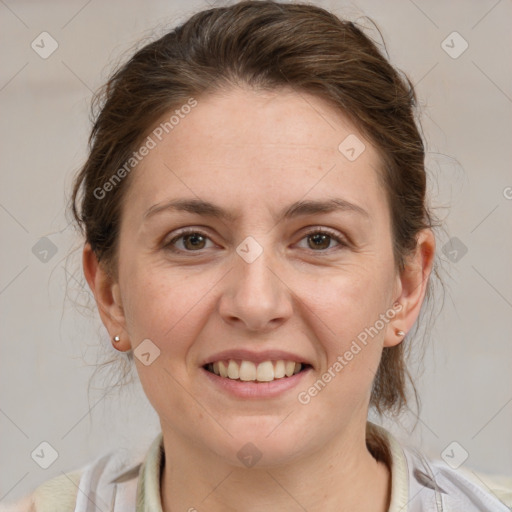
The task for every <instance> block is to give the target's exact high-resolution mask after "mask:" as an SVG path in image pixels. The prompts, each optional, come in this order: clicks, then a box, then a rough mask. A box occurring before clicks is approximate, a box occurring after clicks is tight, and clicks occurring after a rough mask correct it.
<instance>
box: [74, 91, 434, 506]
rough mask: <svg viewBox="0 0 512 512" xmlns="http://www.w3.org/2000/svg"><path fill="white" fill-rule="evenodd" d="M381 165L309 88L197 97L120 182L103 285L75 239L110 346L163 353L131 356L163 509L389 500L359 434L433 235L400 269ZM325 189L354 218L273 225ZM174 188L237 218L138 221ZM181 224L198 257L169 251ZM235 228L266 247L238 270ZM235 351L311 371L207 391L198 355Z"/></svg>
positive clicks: (421, 281) (99, 270)
mask: <svg viewBox="0 0 512 512" xmlns="http://www.w3.org/2000/svg"><path fill="white" fill-rule="evenodd" d="M350 134H355V135H356V136H357V137H358V138H359V139H360V140H361V141H363V142H364V144H365V146H366V149H365V151H364V152H363V153H362V154H361V155H360V156H359V157H358V158H357V159H356V160H355V161H353V162H351V161H349V160H348V159H347V158H346V157H345V156H344V155H343V154H341V153H340V151H339V150H338V145H339V144H340V142H341V141H343V140H344V139H345V138H346V137H347V136H348V135H350ZM379 163H380V162H379V157H378V154H377V152H376V150H375V148H374V147H373V146H372V145H371V144H370V142H369V141H368V140H366V139H365V138H364V137H363V136H362V135H361V134H360V133H359V132H358V131H357V130H356V129H355V127H354V126H352V125H351V123H350V122H349V121H348V120H347V119H346V118H345V117H344V116H342V115H340V113H339V112H336V111H335V110H334V109H333V108H332V106H330V105H329V104H327V103H325V102H324V101H323V100H322V99H320V98H317V97H315V96H312V95H308V94H303V93H301V94H300V95H299V94H298V93H296V92H294V91H290V90H286V89H281V90H278V91H274V92H255V91H254V90H250V89H247V88H233V89H231V90H228V91H223V92H222V93H216V94H210V95H208V96H204V97H201V98H198V105H197V107H195V108H194V109H193V110H192V111H191V113H190V114H188V115H187V116H186V118H185V119H183V120H181V122H180V124H179V125H178V126H176V127H175V128H174V130H173V131H171V132H170V133H169V134H168V135H167V136H166V137H165V139H164V140H163V141H162V142H160V143H159V144H158V145H157V147H156V148H154V149H153V150H152V151H151V152H150V153H149V154H148V155H147V156H146V157H145V158H144V159H143V160H142V162H141V163H140V164H139V166H138V167H137V169H136V170H135V171H133V174H132V175H131V176H130V178H129V179H130V180H131V182H130V186H129V189H128V193H127V196H126V200H125V202H124V206H123V215H122V223H121V230H120V240H119V253H118V254H119V258H118V272H117V278H115V279H114V278H112V277H109V275H108V274H107V273H106V272H105V270H104V269H103V266H102V265H99V264H98V262H97V260H96V257H95V255H94V253H93V252H92V251H91V249H90V247H89V246H88V245H86V246H85V248H84V255H83V264H84V272H85V275H86V278H87V281H88V283H89V285H90V287H91V289H92V291H93V293H94V295H95V298H96V301H97V305H98V309H99V312H100V315H101V318H102V321H103V323H104V324H105V326H106V328H107V329H108V331H109V333H110V335H111V336H114V335H118V336H120V338H121V342H120V343H118V344H117V345H116V348H118V349H119V350H129V349H130V348H131V349H136V348H137V346H138V345H139V344H140V343H141V342H142V341H143V340H145V339H150V340H151V341H152V342H153V343H154V344H155V345H156V346H157V347H158V348H159V350H160V356H159V357H158V358H157V359H155V360H154V362H153V363H152V364H150V365H148V366H145V365H144V364H142V363H141V362H140V361H139V360H138V359H137V358H134V360H135V364H136V365H137V371H138V374H139V377H140V380H141V383H142V385H143V388H144V390H145V393H146V395H147V397H148V399H149V400H150V402H151V404H152V405H153V407H154V408H155V410H156V411H157V413H158V415H159V417H160V423H161V427H162V432H163V439H164V448H165V453H166V464H165V468H164V471H163V476H162V481H161V489H162V505H163V507H162V508H163V511H164V512H168V511H171V510H172V511H176V510H188V509H189V508H190V507H196V508H197V509H198V510H208V511H211V512H214V511H224V512H225V511H235V510H241V509H243V510H244V511H247V512H253V511H260V510H285V511H295V510H303V509H304V508H305V509H307V510H308V511H319V510H322V511H323V512H325V511H335V510H336V511H339V510H351V511H368V510H373V511H385V510H387V508H388V504H389V497H390V470H389V468H387V466H386V465H385V464H383V463H378V462H377V461H376V460H375V459H374V458H373V457H372V456H371V454H370V453H369V451H368V449H367V447H366V444H365V425H366V421H367V414H368V404H369V399H370V391H371V386H372V380H373V377H374V375H375V372H376V370H377V367H378V364H379V361H380V357H381V353H382V350H383V348H384V347H390V346H393V345H396V344H398V343H400V342H401V341H402V339H403V338H402V336H398V335H397V334H396V331H397V330H403V331H405V332H407V331H408V330H409V329H410V328H411V327H412V325H413V324H414V322H415V320H416V318H417V316H418V314H419V311H420V307H421V304H422V301H423V299H424V295H425V290H426V284H427V281H428V277H429V274H430V272H431V267H432V261H433V255H434V246H435V243H434V237H433V234H432V232H431V231H430V230H425V231H422V232H421V233H420V234H419V236H418V246H417V250H416V252H415V254H413V255H411V256H410V258H409V260H408V262H407V266H406V269H405V270H404V271H403V272H402V273H401V274H399V273H398V272H397V270H396V265H395V262H394V259H393V252H392V237H391V224H390V222H391V221H390V213H389V206H388V204H387V198H386V196H385V193H384V189H383V187H382V185H381V183H380V182H379V177H378V172H379V170H378V169H379ZM332 197H339V198H343V199H345V200H346V201H350V202H351V203H353V204H356V205H358V206H359V207H361V208H363V209H364V210H365V211H366V212H367V215H363V214H359V213H356V212H353V211H337V212H331V213H322V214H314V215H308V216H302V217H299V218H294V219H291V220H283V221H280V222H278V221H277V220H275V219H274V217H273V215H276V214H277V212H278V211H280V210H281V209H282V208H284V207H286V206H288V205H290V204H291V203H293V202H295V201H297V200H302V199H307V200H310V199H318V200H325V199H327V198H332ZM175 198H201V199H204V200H208V201H211V202H213V203H215V204H217V205H219V206H222V207H223V208H226V209H228V210H229V211H231V212H233V213H234V214H236V215H238V218H237V219H236V220H232V221H231V220H230V221H221V220H219V219H215V218H209V217H206V216H199V215H196V214H194V213H189V212H176V211H165V212H162V213H158V214H156V215H154V216H151V217H150V218H149V219H148V220H146V221H144V213H145V212H146V211H147V210H148V209H149V208H150V207H152V206H153V205H155V204H161V203H164V202H166V201H168V200H170V199H175ZM183 227H192V228H197V230H198V231H200V232H201V233H203V234H204V236H206V237H207V238H206V239H204V240H203V241H202V242H201V243H199V249H195V248H194V246H193V244H192V243H190V240H188V243H187V240H186V239H183V238H181V239H179V240H178V241H177V242H176V243H175V244H174V246H175V247H176V248H177V250H181V254H176V253H173V252H171V251H170V250H169V249H168V248H165V242H167V243H168V242H169V241H170V240H172V239H173V238H174V237H175V236H177V231H178V229H179V228H183ZM313 228H318V230H321V228H330V229H331V230H334V231H335V232H336V233H337V234H338V235H339V236H340V237H342V239H343V240H345V241H346V245H339V244H338V243H337V242H336V241H335V240H334V239H330V243H329V239H328V241H327V242H325V244H323V243H321V242H318V241H317V242H316V243H315V240H311V236H310V237H308V236H306V233H307V232H308V231H309V229H311V230H312V233H315V232H318V230H317V231H315V230H314V229H313ZM248 236H251V237H253V238H254V239H255V240H256V241H257V242H258V243H259V244H260V246H261V247H262V248H263V252H262V254H261V255H260V256H259V257H258V258H257V259H256V260H255V261H253V262H252V263H247V262H246V261H245V260H244V259H242V258H241V257H240V256H239V255H238V254H237V252H236V248H237V247H238V246H239V244H241V242H242V241H244V240H245V238H246V237H248ZM201 240H202V239H201ZM186 251H188V252H186ZM396 302H399V303H400V304H401V305H402V309H401V311H400V312H399V313H397V314H396V316H395V317H394V318H393V319H392V320H390V322H389V323H387V324H386V325H385V328H384V329H382V330H381V331H380V332H379V334H378V335H377V336H375V337H374V338H373V339H372V340H371V342H370V343H368V344H367V345H366V346H365V347H364V349H362V350H361V351H360V352H359V353H358V354H357V355H356V356H354V358H353V359H352V360H351V361H350V362H349V364H347V365H346V366H345V367H344V368H343V370H342V371H340V372H339V373H338V374H337V375H336V377H335V378H334V379H332V380H331V382H330V383H329V384H328V385H327V386H326V387H325V388H324V389H323V390H322V391H321V392H320V393H319V394H318V395H317V396H315V397H314V398H313V399H312V400H311V401H310V403H309V404H307V405H303V404H300V403H299V402H298V400H297V394H298V392H300V391H304V390H307V389H308V387H309V386H311V385H312V384H313V383H314V382H315V381H316V380H317V379H319V378H320V377H321V376H322V374H324V373H325V372H326V371H327V369H328V368H329V367H330V366H331V365H332V364H333V362H334V361H335V360H336V358H337V357H338V356H339V355H343V354H344V353H345V352H346V351H347V350H348V349H349V347H350V344H351V342H352V341H353V340H354V339H355V338H356V337H357V335H358V334H359V333H360V332H361V331H363V330H364V329H365V327H369V326H372V325H374V324H375V321H376V320H377V319H378V318H379V315H380V314H382V313H385V312H386V311H387V310H389V309H390V308H391V307H392V305H393V304H394V303H396ZM240 347H241V348H248V349H250V350H253V351H261V350H264V349H281V350H288V351H291V352H294V353H296V354H299V355H301V356H302V357H303V358H304V359H305V360H307V361H309V362H310V363H311V364H312V366H313V370H312V371H310V372H309V374H307V375H306V376H304V378H303V380H302V382H301V383H300V386H299V387H298V388H297V389H292V390H289V391H287V392H285V393H283V394H282V395H280V396H279V397H274V398H267V399H258V400H247V399H246V400H243V399H240V398H235V397H233V396H231V395H228V394H226V393H225V392H222V391H219V389H217V388H216V387H215V386H212V385H210V383H209V381H208V380H207V379H206V378H205V376H204V374H203V370H202V369H201V367H200V365H201V361H202V360H204V358H206V357H208V356H211V355H212V354H214V353H216V352H218V351H221V350H226V349H232V348H240ZM248 442H250V443H252V444H254V445H255V446H256V447H257V449H258V450H259V452H261V454H262V457H261V459H260V461H259V462H258V463H257V464H256V465H255V466H254V467H252V468H246V467H245V466H244V465H243V464H242V463H241V461H240V460H239V459H238V457H237V452H238V451H239V450H240V449H241V448H242V447H243V446H244V445H245V444H246V443H248ZM368 481H371V482H372V485H371V486H369V485H368ZM219 484H220V485H219Z"/></svg>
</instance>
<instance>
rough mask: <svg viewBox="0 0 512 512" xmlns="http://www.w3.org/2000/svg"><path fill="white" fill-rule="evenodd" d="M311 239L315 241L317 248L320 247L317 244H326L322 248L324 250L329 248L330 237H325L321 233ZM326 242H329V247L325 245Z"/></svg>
mask: <svg viewBox="0 0 512 512" xmlns="http://www.w3.org/2000/svg"><path fill="white" fill-rule="evenodd" d="M311 238H312V239H313V240H314V244H315V245H316V247H317V248H318V247H320V246H319V245H318V244H317V242H320V243H321V242H324V244H323V246H322V247H321V248H322V249H325V248H327V247H329V240H328V239H329V238H330V236H329V235H323V234H321V233H318V234H316V235H311ZM326 240H327V245H326V244H325V242H326Z"/></svg>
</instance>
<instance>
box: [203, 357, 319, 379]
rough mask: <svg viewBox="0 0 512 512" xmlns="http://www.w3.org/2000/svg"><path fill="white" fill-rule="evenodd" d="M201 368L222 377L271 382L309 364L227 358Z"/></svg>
mask: <svg viewBox="0 0 512 512" xmlns="http://www.w3.org/2000/svg"><path fill="white" fill-rule="evenodd" d="M203 368H204V369H205V370H206V371H208V372H210V373H213V374H215V375H217V376H219V377H221V378H224V379H230V380H235V381H236V380H238V381H242V382H272V381H275V380H281V379H287V378H290V377H292V376H293V375H296V374H298V373H300V372H304V371H306V370H307V369H308V368H311V365H309V364H307V363H298V362H295V361H285V360H282V359H279V360H277V361H262V362H261V363H259V364H256V363H253V362H252V361H246V360H239V359H228V360H223V361H215V362H213V363H208V364H205V365H204V366H203Z"/></svg>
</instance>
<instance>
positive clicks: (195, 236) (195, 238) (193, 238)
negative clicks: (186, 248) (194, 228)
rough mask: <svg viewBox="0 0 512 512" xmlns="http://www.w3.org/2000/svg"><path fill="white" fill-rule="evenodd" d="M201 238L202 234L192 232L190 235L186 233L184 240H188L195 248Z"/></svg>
mask: <svg viewBox="0 0 512 512" xmlns="http://www.w3.org/2000/svg"><path fill="white" fill-rule="evenodd" d="M202 238H203V237H202V235H198V234H197V233H196V234H192V235H187V236H186V238H185V240H186V241H188V242H191V243H192V247H195V248H197V246H198V244H201V242H202V241H203V240H201V239H202Z"/></svg>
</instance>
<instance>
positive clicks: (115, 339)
mask: <svg viewBox="0 0 512 512" xmlns="http://www.w3.org/2000/svg"><path fill="white" fill-rule="evenodd" d="M112 341H113V342H114V343H119V342H120V341H121V338H120V337H119V336H117V335H116V336H114V337H113V338H112Z"/></svg>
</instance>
